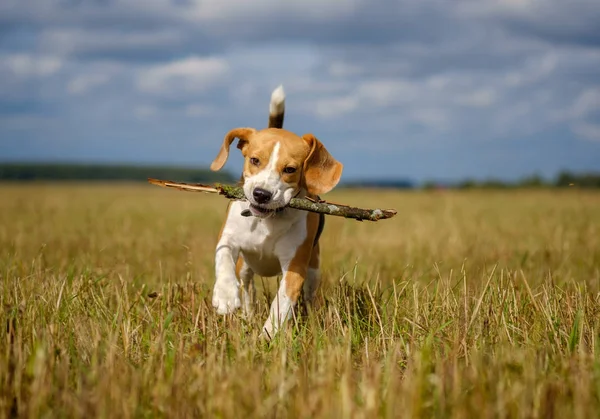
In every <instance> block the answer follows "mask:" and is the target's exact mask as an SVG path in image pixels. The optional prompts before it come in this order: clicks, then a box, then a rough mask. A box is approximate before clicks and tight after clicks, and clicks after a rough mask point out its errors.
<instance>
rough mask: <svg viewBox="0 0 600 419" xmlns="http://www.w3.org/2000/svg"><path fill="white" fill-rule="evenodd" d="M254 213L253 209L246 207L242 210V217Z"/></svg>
mask: <svg viewBox="0 0 600 419" xmlns="http://www.w3.org/2000/svg"><path fill="white" fill-rule="evenodd" d="M251 215H252V211H250V210H249V209H245V210H244V211H242V217H250V216H251Z"/></svg>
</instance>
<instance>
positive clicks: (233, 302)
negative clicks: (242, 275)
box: [212, 239, 242, 314]
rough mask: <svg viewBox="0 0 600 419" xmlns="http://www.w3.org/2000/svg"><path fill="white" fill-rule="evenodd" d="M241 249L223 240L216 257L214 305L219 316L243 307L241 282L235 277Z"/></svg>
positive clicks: (218, 246)
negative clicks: (236, 262)
mask: <svg viewBox="0 0 600 419" xmlns="http://www.w3.org/2000/svg"><path fill="white" fill-rule="evenodd" d="M238 255H239V248H237V247H236V246H233V245H232V244H231V243H228V241H227V240H223V239H221V240H220V241H219V244H218V245H217V251H216V255H215V276H216V279H215V287H214V289H213V298H212V305H213V306H214V307H215V308H216V309H217V313H219V314H229V313H232V312H233V311H235V310H236V309H238V308H239V307H241V305H242V302H241V300H240V292H239V282H238V280H237V278H236V276H235V261H236V260H237V258H238Z"/></svg>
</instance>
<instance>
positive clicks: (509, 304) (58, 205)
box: [0, 184, 600, 418]
mask: <svg viewBox="0 0 600 419" xmlns="http://www.w3.org/2000/svg"><path fill="white" fill-rule="evenodd" d="M327 198H328V199H330V200H332V201H334V202H344V203H348V204H356V205H361V206H366V207H373V206H382V207H392V208H396V209H398V212H399V215H398V216H397V217H396V218H394V219H392V220H385V221H380V222H377V223H366V222H364V223H359V222H356V221H351V220H344V219H340V218H335V217H329V218H328V219H327V225H326V228H325V232H324V234H323V237H322V239H321V240H322V249H323V250H322V252H323V253H322V255H323V257H322V261H323V262H322V267H323V285H322V287H321V291H320V293H319V301H318V307H317V308H316V310H315V311H314V312H312V313H310V315H308V316H304V317H300V318H298V319H297V321H296V322H292V323H291V324H289V327H288V328H287V329H286V331H285V333H283V334H281V335H280V336H279V337H278V338H277V339H276V340H275V341H273V342H271V343H266V342H264V341H261V340H260V339H259V335H258V332H259V330H260V326H261V325H262V323H263V321H264V320H265V318H266V314H267V308H268V304H269V302H270V299H271V298H272V295H273V293H274V291H275V289H276V284H277V281H276V279H274V278H265V279H262V278H259V277H257V278H256V279H255V280H256V282H257V287H258V296H259V303H258V307H257V310H256V315H255V317H254V318H252V319H245V318H243V316H242V315H241V314H239V315H233V316H229V317H220V316H218V315H216V314H215V313H214V312H213V310H212V307H211V303H210V301H211V287H212V283H213V280H214V276H213V255H214V247H215V244H216V237H217V234H218V232H219V229H220V224H221V221H222V219H223V216H224V210H225V206H226V200H225V199H224V198H222V197H218V196H209V195H197V194H191V193H184V192H176V191H171V190H165V189H160V188H156V187H152V186H149V185H148V186H146V185H126V184H119V185H110V186H108V185H83V184H48V185H44V184H31V185H17V184H12V185H11V184H4V185H0V283H1V288H0V301H1V304H2V305H1V311H0V313H1V316H2V324H3V326H2V327H3V330H5V332H3V335H2V339H1V340H0V412H1V416H2V417H9V416H20V417H32V418H38V417H81V418H90V417H104V418H129V417H236V418H246V417H277V418H286V417H290V418H291V417H294V418H295V417H301V418H309V417H310V418H350V417H352V418H372V417H399V418H409V417H410V418H415V417H423V418H432V417H440V418H442V417H443V418H474V417H478V418H479V417H481V418H484V417H485V418H488V417H490V418H491V417H499V418H513V417H514V418H516V417H523V418H552V417H556V418H592V417H598V416H600V362H599V361H600V341H599V338H600V336H599V332H600V320H599V316H600V305H599V303H600V294H599V291H600V194H598V193H597V192H585V191H581V190H576V189H569V190H562V191H550V190H538V191H464V192H457V191H431V192H375V191H339V192H336V193H332V194H329V195H328V196H327ZM5 324H6V329H4V327H5V326H4V325H5ZM4 333H5V334H4Z"/></svg>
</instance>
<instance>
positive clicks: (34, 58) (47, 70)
mask: <svg viewBox="0 0 600 419" xmlns="http://www.w3.org/2000/svg"><path fill="white" fill-rule="evenodd" d="M2 61H3V62H4V65H5V67H6V68H8V70H9V71H11V72H12V73H13V74H14V75H15V76H17V77H20V78H30V77H47V76H51V75H54V74H56V73H57V72H58V71H60V69H61V68H62V66H63V63H62V61H61V60H60V59H59V58H57V57H52V56H44V55H34V54H26V53H23V54H11V55H8V56H4V57H3V59H2Z"/></svg>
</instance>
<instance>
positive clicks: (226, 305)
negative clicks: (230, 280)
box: [212, 285, 242, 314]
mask: <svg viewBox="0 0 600 419" xmlns="http://www.w3.org/2000/svg"><path fill="white" fill-rule="evenodd" d="M212 305H213V307H214V308H216V309H217V313H219V314H230V313H233V312H234V311H235V310H237V309H238V308H240V307H241V306H242V301H241V300H240V295H239V291H238V288H237V287H236V286H235V285H230V286H217V287H215V289H214V291H213V299H212Z"/></svg>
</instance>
